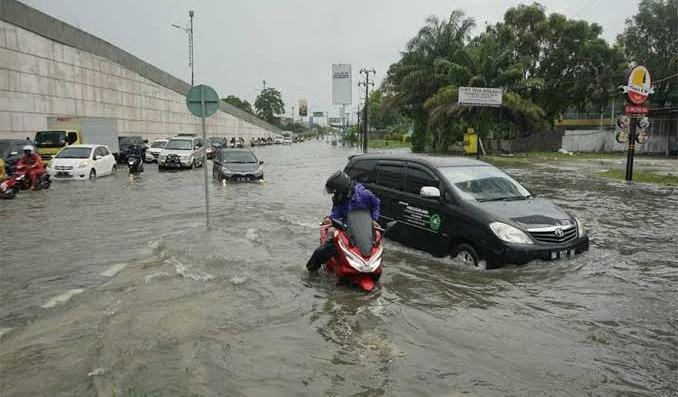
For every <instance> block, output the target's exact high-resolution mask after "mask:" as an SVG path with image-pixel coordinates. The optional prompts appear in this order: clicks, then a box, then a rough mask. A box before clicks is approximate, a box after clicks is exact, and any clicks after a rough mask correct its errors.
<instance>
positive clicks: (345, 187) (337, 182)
mask: <svg viewBox="0 0 678 397" xmlns="http://www.w3.org/2000/svg"><path fill="white" fill-rule="evenodd" d="M351 187H352V183H351V178H349V176H348V175H346V173H345V172H343V171H337V172H335V173H334V174H332V176H330V177H329V178H327V182H325V191H326V192H327V193H328V194H331V195H332V201H333V202H335V203H340V202H343V201H344V200H346V199H348V198H349V197H350V196H351V190H352V189H351Z"/></svg>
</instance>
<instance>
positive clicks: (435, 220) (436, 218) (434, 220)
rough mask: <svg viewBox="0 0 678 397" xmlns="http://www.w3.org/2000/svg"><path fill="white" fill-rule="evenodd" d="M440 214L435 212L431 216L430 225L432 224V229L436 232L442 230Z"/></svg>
mask: <svg viewBox="0 0 678 397" xmlns="http://www.w3.org/2000/svg"><path fill="white" fill-rule="evenodd" d="M440 223H441V220H440V215H438V214H433V215H431V217H430V218H429V226H431V229H433V230H435V231H436V232H437V231H438V230H440Z"/></svg>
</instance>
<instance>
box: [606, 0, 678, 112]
mask: <svg viewBox="0 0 678 397" xmlns="http://www.w3.org/2000/svg"><path fill="white" fill-rule="evenodd" d="M617 41H618V43H619V45H620V46H621V47H623V48H624V51H625V54H626V56H627V58H628V59H629V60H630V61H631V62H635V63H640V64H644V65H646V66H647V68H648V69H649V70H650V73H651V74H652V76H653V80H654V81H656V82H657V83H656V84H655V93H654V95H651V96H650V101H651V103H652V104H653V105H654V106H657V107H664V106H669V105H676V104H678V76H676V74H678V0H642V1H641V2H640V5H639V6H638V13H637V14H636V15H634V16H633V18H630V19H627V20H626V29H625V30H624V33H622V34H621V35H619V36H618V37H617ZM671 76H673V77H671Z"/></svg>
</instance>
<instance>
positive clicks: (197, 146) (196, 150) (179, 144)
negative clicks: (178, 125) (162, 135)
mask: <svg viewBox="0 0 678 397" xmlns="http://www.w3.org/2000/svg"><path fill="white" fill-rule="evenodd" d="M204 163H205V148H204V145H203V142H202V139H201V138H198V137H197V136H194V135H182V136H176V137H174V138H171V139H170V140H169V141H168V142H167V145H165V148H164V149H163V150H162V151H161V152H160V154H159V155H158V169H161V170H162V169H166V168H196V167H199V166H202V165H203V164H204Z"/></svg>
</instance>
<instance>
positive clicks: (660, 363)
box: [0, 142, 678, 397]
mask: <svg viewBox="0 0 678 397" xmlns="http://www.w3.org/2000/svg"><path fill="white" fill-rule="evenodd" d="M349 153H351V152H350V150H348V149H342V148H333V147H331V146H328V145H325V144H322V143H316V142H310V143H304V144H298V145H293V146H291V147H267V148H261V149H259V150H257V154H258V155H259V156H260V157H261V159H262V160H264V161H265V164H264V165H265V172H266V182H265V183H264V184H232V185H228V186H221V185H218V184H213V185H211V186H210V187H211V191H210V194H211V203H212V206H213V212H212V215H213V220H214V224H215V226H214V228H213V230H211V231H209V232H208V231H206V230H205V227H204V214H203V205H204V204H203V196H202V192H203V190H202V189H203V187H202V185H201V181H202V170H195V171H184V172H166V173H158V172H157V170H156V167H155V166H154V165H151V166H147V167H146V172H145V173H144V174H143V175H142V176H141V177H140V178H137V179H135V180H130V179H129V178H128V177H127V175H126V174H125V173H124V172H119V173H118V175H116V176H115V177H105V178H99V179H98V180H97V181H95V182H93V183H90V182H84V183H76V182H72V183H54V185H53V188H52V189H50V190H49V191H47V192H29V193H25V192H23V193H21V194H20V195H19V196H18V197H17V198H16V199H15V200H12V201H3V202H0V220H1V223H2V226H3V232H4V233H3V236H2V240H1V241H2V244H1V245H2V249H1V252H0V395H1V396H3V397H9V396H222V395H229V396H297V395H308V396H318V395H329V396H346V395H353V396H380V395H389V396H392V395H402V396H418V395H421V396H460V395H470V396H507V395H515V396H529V395H534V396H537V395H539V396H541V395H549V396H550V395H562V396H581V395H593V396H617V395H618V396H626V395H633V396H675V395H678V375H677V374H678V336H677V335H678V332H677V331H678V311H677V309H676V307H677V305H678V293H677V292H676V291H677V287H676V286H677V285H678V258H677V256H678V243H677V240H676V235H677V234H678V233H677V226H676V225H678V192H676V190H673V189H670V188H658V187H654V186H651V185H626V184H625V183H621V182H611V181H607V180H604V179H599V178H596V177H591V176H588V175H586V174H584V173H582V172H580V171H578V170H577V169H576V168H567V167H566V168H563V169H555V168H553V167H550V166H539V167H529V168H511V169H508V171H509V172H510V173H511V174H513V175H514V176H515V177H516V178H518V179H519V180H520V181H522V182H523V183H524V184H525V185H527V186H528V187H529V188H531V189H532V190H533V191H534V192H536V193H537V194H539V195H541V196H543V197H547V198H549V199H551V200H553V201H554V202H556V203H557V204H559V205H561V206H563V207H565V208H566V209H568V210H570V211H571V212H573V213H574V214H576V215H577V216H579V217H580V218H581V219H582V220H583V221H584V222H585V224H586V225H587V228H588V230H589V233H590V235H591V249H590V251H589V252H587V253H585V254H583V255H580V256H577V257H575V258H573V259H569V260H564V261H560V262H534V263H530V264H528V265H525V266H520V267H508V268H504V269H499V270H494V271H487V272H477V271H472V270H469V269H466V268H464V267H462V266H461V265H460V264H458V263H456V262H455V261H454V260H451V259H436V258H433V257H430V256H428V255H426V254H423V253H420V252H418V251H415V250H411V249H408V248H405V247H403V246H401V245H399V244H396V243H394V242H387V246H386V248H385V250H386V254H385V262H384V263H385V267H384V276H383V277H382V279H381V283H380V286H379V289H378V290H377V291H376V292H374V293H372V294H370V295H365V294H361V293H359V292H357V291H355V290H351V289H347V288H338V287H336V286H335V285H334V280H333V279H332V278H331V277H329V276H327V275H325V274H322V273H321V274H311V275H310V274H308V273H307V272H306V271H305V269H304V263H305V261H306V259H307V258H308V256H309V255H310V253H311V251H312V250H313V248H314V247H315V245H316V243H317V239H318V230H317V222H318V221H319V219H320V218H321V217H322V216H323V215H325V214H326V213H327V210H328V207H329V204H330V203H329V198H328V197H327V196H325V195H324V194H323V189H322V186H323V183H324V180H325V178H326V177H327V176H328V175H329V174H330V173H331V172H332V171H334V170H336V169H338V168H341V167H343V165H344V164H345V162H346V157H347V155H348V154H349Z"/></svg>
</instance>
